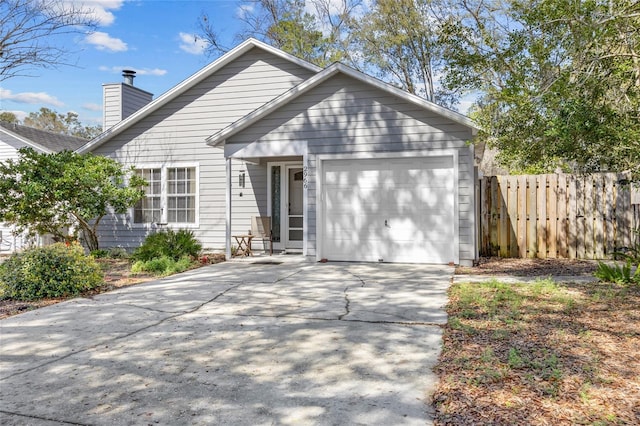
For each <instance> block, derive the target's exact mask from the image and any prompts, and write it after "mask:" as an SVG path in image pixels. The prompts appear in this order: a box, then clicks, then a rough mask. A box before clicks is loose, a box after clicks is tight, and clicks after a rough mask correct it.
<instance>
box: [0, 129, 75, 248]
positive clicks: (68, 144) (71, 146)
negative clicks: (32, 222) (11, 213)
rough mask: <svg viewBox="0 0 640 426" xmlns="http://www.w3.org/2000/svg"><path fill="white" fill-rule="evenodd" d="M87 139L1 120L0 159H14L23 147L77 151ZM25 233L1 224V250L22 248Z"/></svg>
mask: <svg viewBox="0 0 640 426" xmlns="http://www.w3.org/2000/svg"><path fill="white" fill-rule="evenodd" d="M86 143H87V141H86V139H82V138H77V137H74V136H67V135H61V134H58V133H52V132H47V131H45V130H40V129H34V128H33V127H28V126H22V125H20V124H14V123H5V122H0V161H7V160H15V159H17V158H18V150H19V149H20V148H25V147H30V148H33V149H34V150H35V151H37V152H41V153H53V152H59V151H64V150H68V151H74V150H76V149H78V148H80V147H81V146H82V145H84V144H86ZM41 242H42V241H30V239H29V238H28V237H27V236H26V235H24V234H17V233H16V232H15V229H14V227H13V226H11V225H8V224H3V223H0V253H1V252H12V251H15V250H19V249H21V248H23V247H24V246H26V245H27V244H30V243H35V244H40V243H41Z"/></svg>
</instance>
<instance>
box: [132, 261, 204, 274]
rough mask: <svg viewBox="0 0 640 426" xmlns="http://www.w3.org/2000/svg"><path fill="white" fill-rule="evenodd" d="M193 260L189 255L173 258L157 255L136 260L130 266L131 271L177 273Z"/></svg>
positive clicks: (191, 263) (187, 267)
mask: <svg viewBox="0 0 640 426" xmlns="http://www.w3.org/2000/svg"><path fill="white" fill-rule="evenodd" d="M194 263H196V262H194V261H193V260H192V259H191V258H190V257H189V256H183V257H181V258H180V259H178V260H175V259H173V258H171V257H168V256H162V257H157V258H154V259H151V260H146V261H145V260H138V261H137V262H136V263H134V264H133V266H132V267H131V272H134V273H140V272H149V273H152V274H154V275H160V276H166V275H172V274H177V273H179V272H183V271H186V270H187V269H189V268H190V267H191V266H192V265H193V264H194Z"/></svg>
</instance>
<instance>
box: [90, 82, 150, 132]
mask: <svg viewBox="0 0 640 426" xmlns="http://www.w3.org/2000/svg"><path fill="white" fill-rule="evenodd" d="M102 90H103V98H102V99H103V103H104V105H103V122H102V124H103V129H104V130H107V129H108V128H110V127H113V126H114V125H116V124H118V123H119V122H120V121H122V120H124V119H125V118H127V117H129V116H130V115H131V114H133V113H134V112H136V111H138V110H139V109H140V108H142V107H143V106H145V105H147V104H148V103H149V102H151V100H152V99H153V95H152V94H151V93H149V92H146V91H144V90H142V89H139V88H137V87H135V86H130V85H128V84H124V83H112V84H105V85H103V86H102Z"/></svg>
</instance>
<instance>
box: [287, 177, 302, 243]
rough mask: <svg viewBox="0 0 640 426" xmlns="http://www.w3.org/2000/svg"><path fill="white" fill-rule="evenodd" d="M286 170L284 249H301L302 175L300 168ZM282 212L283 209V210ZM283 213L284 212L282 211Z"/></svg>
mask: <svg viewBox="0 0 640 426" xmlns="http://www.w3.org/2000/svg"><path fill="white" fill-rule="evenodd" d="M286 170H287V188H286V194H287V204H286V206H284V207H285V208H286V214H283V216H284V217H285V218H286V224H285V226H284V229H285V231H286V234H285V249H301V248H302V240H303V228H302V224H303V222H304V205H303V188H304V186H303V181H304V178H303V174H302V167H297V166H296V167H291V166H288V167H286ZM283 210H284V209H283ZM283 213H284V211H283Z"/></svg>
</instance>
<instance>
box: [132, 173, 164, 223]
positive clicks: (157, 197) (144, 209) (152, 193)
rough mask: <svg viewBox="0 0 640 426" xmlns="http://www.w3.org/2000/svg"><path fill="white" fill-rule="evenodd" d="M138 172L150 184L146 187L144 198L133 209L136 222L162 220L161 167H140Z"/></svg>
mask: <svg viewBox="0 0 640 426" xmlns="http://www.w3.org/2000/svg"><path fill="white" fill-rule="evenodd" d="M136 174H137V175H138V176H140V177H141V178H143V179H144V180H146V181H147V183H148V184H149V185H148V186H147V187H145V189H144V198H142V199H141V200H140V201H138V203H137V204H136V206H135V207H134V209H133V222H134V223H152V222H156V223H157V222H162V209H161V207H160V202H161V188H162V185H161V184H162V180H161V169H140V170H136Z"/></svg>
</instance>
